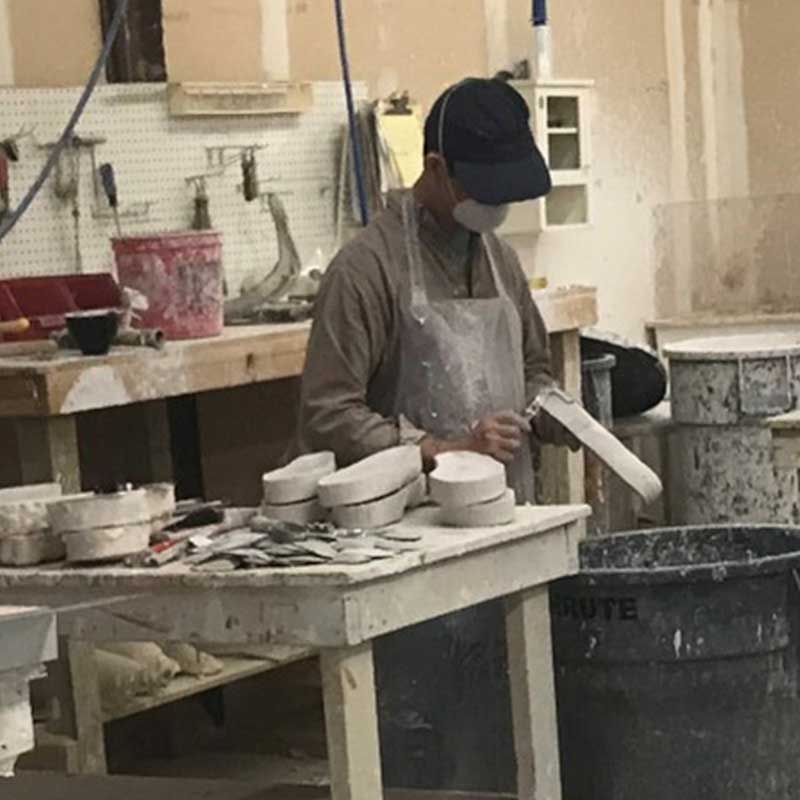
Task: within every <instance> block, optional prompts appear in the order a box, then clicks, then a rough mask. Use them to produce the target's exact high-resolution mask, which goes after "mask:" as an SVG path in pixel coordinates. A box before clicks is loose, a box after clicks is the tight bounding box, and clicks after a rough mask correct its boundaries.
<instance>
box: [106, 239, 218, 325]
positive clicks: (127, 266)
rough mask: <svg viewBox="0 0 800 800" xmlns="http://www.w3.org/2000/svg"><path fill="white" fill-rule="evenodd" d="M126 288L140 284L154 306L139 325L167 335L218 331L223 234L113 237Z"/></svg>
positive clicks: (139, 320)
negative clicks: (158, 329) (156, 329)
mask: <svg viewBox="0 0 800 800" xmlns="http://www.w3.org/2000/svg"><path fill="white" fill-rule="evenodd" d="M111 244H112V247H113V248H114V259H115V261H116V265H117V277H118V279H119V283H120V286H121V287H122V288H129V289H135V290H136V291H139V292H141V293H142V294H143V295H144V296H145V297H146V298H147V300H148V303H149V304H150V308H149V309H148V310H147V311H142V312H137V313H138V314H139V315H140V318H139V319H138V320H137V321H136V323H135V324H136V327H139V328H160V329H161V330H163V331H164V333H165V334H166V337H167V339H202V338H205V337H211V336H219V335H220V334H221V333H222V329H223V326H224V307H223V304H224V297H223V290H222V280H223V276H222V234H220V233H218V232H217V231H179V232H176V233H162V234H157V235H151V236H130V237H123V238H121V239H114V240H112V242H111Z"/></svg>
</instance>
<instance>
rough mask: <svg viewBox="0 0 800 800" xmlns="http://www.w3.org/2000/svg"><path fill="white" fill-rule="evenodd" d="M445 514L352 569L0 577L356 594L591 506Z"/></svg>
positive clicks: (135, 590)
mask: <svg viewBox="0 0 800 800" xmlns="http://www.w3.org/2000/svg"><path fill="white" fill-rule="evenodd" d="M439 513H440V509H438V508H434V507H425V508H419V509H417V510H416V511H412V512H411V513H409V514H406V516H405V518H404V519H403V521H402V522H400V523H399V524H398V525H397V526H395V529H396V530H403V531H408V532H409V533H412V534H414V535H415V536H417V535H418V536H419V537H420V540H419V542H418V548H419V549H418V550H416V551H414V552H409V553H404V554H402V555H398V556H396V557H394V558H390V559H385V560H383V561H374V562H371V563H369V564H364V565H357V566H348V565H342V564H323V565H320V566H309V567H295V568H293V569H291V570H285V569H261V570H242V571H237V572H228V573H214V572H195V571H192V570H191V568H190V567H189V566H187V565H185V564H180V563H179V564H172V565H169V566H167V567H164V568H162V569H160V570H157V571H156V570H150V569H129V568H126V567H123V566H119V565H110V566H101V567H94V568H89V567H79V568H76V567H69V568H64V567H62V566H59V565H50V566H40V567H37V568H35V569H11V568H4V569H0V591H2V590H4V589H7V590H9V591H13V590H14V589H15V588H20V589H52V590H57V589H66V590H79V591H87V592H92V593H93V594H94V593H100V594H103V593H108V594H112V595H113V594H114V593H122V594H125V593H132V594H149V593H151V592H154V591H161V590H165V591H166V590H171V591H173V590H174V591H180V590H182V589H186V590H190V589H191V590H194V589H198V588H200V589H207V590H218V589H235V588H239V589H255V590H260V589H263V588H267V587H273V586H275V587H277V586H305V587H317V586H352V585H357V584H363V583H367V582H370V581H375V580H380V579H381V578H385V577H389V576H393V575H398V574H402V573H405V572H409V571H411V570H414V569H418V568H420V567H422V566H424V565H426V564H432V563H437V562H440V561H445V560H447V559H452V558H458V557H460V556H463V555H466V554H469V553H473V552H480V551H481V550H484V549H487V548H490V547H497V546H498V545H502V544H505V543H510V542H514V541H518V540H521V539H525V538H528V537H530V536H534V535H536V534H537V533H542V532H545V531H549V530H552V529H553V528H555V527H559V526H561V525H568V524H570V523H572V522H576V521H578V520H582V519H585V518H586V517H588V516H589V514H590V513H591V511H590V509H589V508H588V506H519V507H518V508H517V512H516V518H515V520H514V522H513V523H512V524H510V525H505V526H501V527H486V528H471V529H468V530H455V529H451V528H446V527H444V526H442V525H441V524H440V522H439V519H438V517H439Z"/></svg>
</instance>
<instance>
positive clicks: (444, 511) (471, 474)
mask: <svg viewBox="0 0 800 800" xmlns="http://www.w3.org/2000/svg"><path fill="white" fill-rule="evenodd" d="M430 488H431V498H432V499H433V500H434V502H436V503H437V504H438V505H440V506H441V507H442V508H441V513H440V520H441V522H442V523H443V524H444V525H449V526H452V527H455V528H485V527H491V526H494V525H507V524H509V523H511V522H513V521H514V516H515V513H516V497H515V495H514V491H513V490H512V489H509V488H508V486H507V483H506V468H505V467H504V466H503V465H502V464H501V463H500V462H499V461H496V460H495V459H493V458H491V457H490V456H485V455H481V454H479V453H471V452H467V451H463V452H462V451H457V452H453V453H443V454H442V455H440V456H437V458H436V469H435V470H434V471H433V472H432V473H431V475H430Z"/></svg>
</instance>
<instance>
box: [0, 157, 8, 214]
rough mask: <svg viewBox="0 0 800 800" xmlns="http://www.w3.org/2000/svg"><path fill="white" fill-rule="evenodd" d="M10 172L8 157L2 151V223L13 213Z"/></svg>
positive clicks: (0, 209)
mask: <svg viewBox="0 0 800 800" xmlns="http://www.w3.org/2000/svg"><path fill="white" fill-rule="evenodd" d="M8 173H9V170H8V156H7V155H6V153H5V150H4V149H0V222H2V220H3V218H4V217H6V216H8V215H9V214H10V213H11V183H10V178H9V174H8Z"/></svg>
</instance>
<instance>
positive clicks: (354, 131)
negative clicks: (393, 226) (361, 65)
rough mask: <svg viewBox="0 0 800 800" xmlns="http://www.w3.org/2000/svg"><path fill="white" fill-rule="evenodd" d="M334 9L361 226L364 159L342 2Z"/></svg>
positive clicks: (363, 220) (336, 2) (364, 195)
mask: <svg viewBox="0 0 800 800" xmlns="http://www.w3.org/2000/svg"><path fill="white" fill-rule="evenodd" d="M334 6H335V8H336V30H337V32H338V35H339V57H340V59H341V62H342V80H343V82H344V93H345V97H346V99H347V119H348V122H349V126H350V138H351V140H352V144H353V166H354V168H355V173H356V190H357V192H358V206H359V210H360V211H361V224H362V225H366V224H367V223H368V222H369V211H368V209H367V192H366V189H365V188H364V158H363V154H362V152H361V137H360V136H359V132H358V125H357V121H356V109H355V103H354V102H353V84H352V82H351V81H350V62H349V61H348V58H347V38H346V36H345V25H344V9H343V8H342V0H334Z"/></svg>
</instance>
